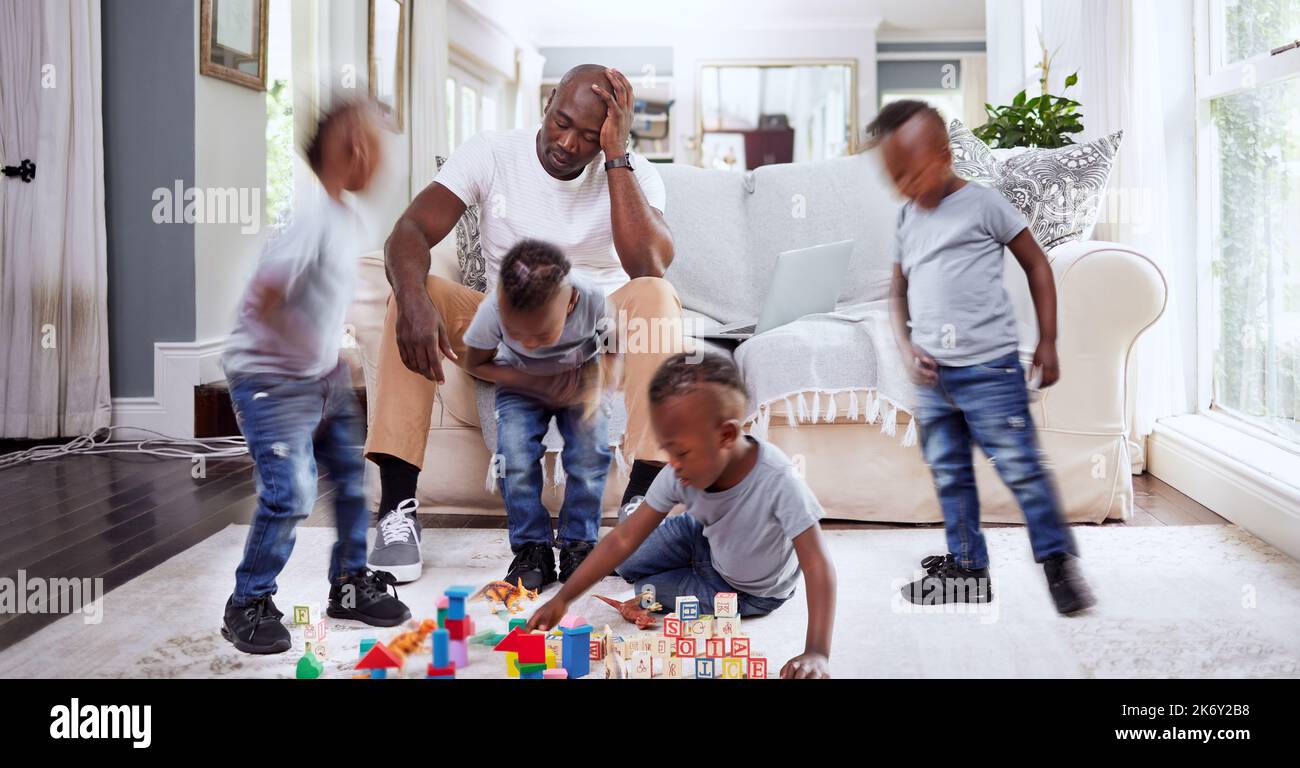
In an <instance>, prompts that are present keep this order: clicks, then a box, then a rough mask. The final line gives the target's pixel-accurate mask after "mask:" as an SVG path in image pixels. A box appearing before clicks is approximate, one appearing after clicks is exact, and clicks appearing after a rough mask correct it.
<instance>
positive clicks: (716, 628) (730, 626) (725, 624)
mask: <svg viewBox="0 0 1300 768" xmlns="http://www.w3.org/2000/svg"><path fill="white" fill-rule="evenodd" d="M713 634H714V636H716V637H735V636H736V635H739V634H740V617H739V616H730V617H719V618H716V619H714V620H713Z"/></svg>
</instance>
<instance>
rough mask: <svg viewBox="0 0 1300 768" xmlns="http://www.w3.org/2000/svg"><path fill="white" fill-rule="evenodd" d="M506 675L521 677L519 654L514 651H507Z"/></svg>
mask: <svg viewBox="0 0 1300 768" xmlns="http://www.w3.org/2000/svg"><path fill="white" fill-rule="evenodd" d="M506 677H510V678H515V677H519V654H517V653H515V652H514V651H509V652H508V653H506Z"/></svg>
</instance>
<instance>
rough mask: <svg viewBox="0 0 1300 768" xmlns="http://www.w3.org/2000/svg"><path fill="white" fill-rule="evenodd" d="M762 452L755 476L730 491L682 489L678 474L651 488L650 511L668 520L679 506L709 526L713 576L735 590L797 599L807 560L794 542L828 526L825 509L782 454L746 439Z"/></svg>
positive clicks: (666, 473) (666, 474)
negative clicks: (801, 568) (816, 527)
mask: <svg viewBox="0 0 1300 768" xmlns="http://www.w3.org/2000/svg"><path fill="white" fill-rule="evenodd" d="M745 439H747V440H749V441H750V442H752V443H753V444H754V447H755V448H756V449H757V450H758V460H757V462H756V463H755V464H754V468H753V469H752V470H750V471H749V474H748V475H745V478H744V479H743V480H741V481H740V482H739V483H737V484H736V485H734V486H732V487H731V488H728V489H727V490H725V491H718V492H716V493H711V492H709V491H703V490H700V489H699V488H693V487H690V486H685V485H682V483H680V482H678V480H677V474H676V473H675V472H674V471H673V468H672V467H671V466H666V467H664V468H663V470H661V471H660V472H659V475H658V476H657V477H655V480H654V482H653V483H651V484H650V490H649V491H647V492H646V496H645V503H646V504H649V505H650V508H651V509H654V510H655V511H657V512H662V513H664V514H667V513H669V512H671V511H672V509H673V506H674V505H676V504H683V505H685V506H686V514H688V515H690V516H691V517H694V518H695V519H696V520H698V521H700V523H701V524H702V525H703V526H704V536H705V537H706V538H707V539H708V540H709V550H710V552H711V553H712V558H713V568H714V570H716V571H717V572H718V574H719V575H721V576H722V578H724V579H726V580H727V583H728V584H730V585H732V586H733V587H735V588H736V589H739V590H741V591H743V592H748V593H749V594H751V595H755V596H757V597H780V598H786V597H789V596H790V595H791V594H793V593H794V588H795V583H796V582H797V581H798V577H799V559H798V557H796V556H795V551H794V538H795V537H796V536H798V535H799V534H801V533H803V532H804V531H806V530H808V529H809V528H811V527H812V526H814V525H816V524H817V521H818V520H820V519H821V517H822V515H823V514H824V513H823V512H822V507H821V504H819V503H818V502H817V497H816V496H814V495H813V492H812V489H811V488H809V487H808V484H807V483H805V482H804V481H803V479H802V478H800V477H799V476H798V475H797V474H796V470H795V466H794V464H793V463H792V462H791V461H790V459H789V458H788V457H787V456H786V455H785V454H784V453H782V452H781V449H780V448H777V447H776V446H775V445H772V444H771V443H769V442H765V441H763V440H757V439H754V438H752V437H746V438H745Z"/></svg>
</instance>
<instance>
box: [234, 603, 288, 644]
mask: <svg viewBox="0 0 1300 768" xmlns="http://www.w3.org/2000/svg"><path fill="white" fill-rule="evenodd" d="M234 601H235V596H234V595H231V596H230V599H228V600H226V614H225V618H224V619H223V621H222V623H221V636H222V637H224V638H226V639H227V640H229V641H230V642H232V643H234V644H235V647H236V648H238V649H239V650H241V651H243V652H244V653H284V652H285V651H287V650H289V646H290V645H291V644H292V642H291V640H290V638H289V628H288V627H286V626H285V625H284V624H282V623H280V619H281V618H283V617H284V613H283V612H281V611H280V609H279V608H276V607H275V603H274V602H272V601H271V596H270V595H263V596H261V597H259V598H257V599H256V600H254V601H253V602H251V603H249V604H248V605H245V606H243V607H239V608H237V607H235V604H234Z"/></svg>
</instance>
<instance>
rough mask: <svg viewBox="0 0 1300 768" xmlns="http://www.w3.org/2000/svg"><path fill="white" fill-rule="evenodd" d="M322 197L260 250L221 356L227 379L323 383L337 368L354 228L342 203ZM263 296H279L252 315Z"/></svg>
mask: <svg viewBox="0 0 1300 768" xmlns="http://www.w3.org/2000/svg"><path fill="white" fill-rule="evenodd" d="M322 198H323V200H322V201H321V202H320V203H319V204H317V205H315V206H313V207H311V208H308V209H306V210H304V211H301V212H299V213H297V214H295V216H294V221H293V223H292V224H290V225H289V227H288V229H286V230H285V231H284V233H283V234H281V235H280V236H279V237H278V238H276V239H275V240H274V241H272V242H271V243H269V244H268V245H267V246H266V248H265V249H264V250H263V252H262V256H261V258H260V259H259V261H258V263H257V267H256V269H255V271H254V273H253V277H252V279H251V280H250V281H249V283H248V286H247V287H246V288H245V289H244V295H243V298H242V299H241V300H240V304H239V316H238V319H237V320H236V323H235V330H234V331H233V332H231V334H230V338H229V341H228V342H227V345H226V351H225V354H224V355H223V357H222V365H223V367H224V368H225V370H226V372H227V374H230V373H274V374H281V375H287V376H294V377H299V378H320V377H322V376H324V375H325V374H327V373H329V372H330V371H332V370H334V368H335V367H337V366H338V364H339V344H340V342H341V341H342V337H343V321H344V318H345V317H346V316H347V311H348V305H349V304H351V302H352V290H353V286H354V284H355V282H356V275H357V257H358V256H359V254H358V252H357V235H358V226H359V223H358V220H357V218H356V215H355V214H354V213H353V212H352V210H351V209H350V208H348V207H347V206H346V205H344V204H342V203H340V202H338V201H336V200H334V199H333V198H331V197H329V196H327V195H324V194H322ZM264 291H272V292H275V293H279V294H281V295H282V296H283V298H282V299H281V300H280V301H279V302H277V303H275V304H273V305H272V306H271V307H270V310H269V311H268V312H267V313H266V316H265V317H259V316H258V314H257V313H256V311H255V310H256V308H257V305H258V296H260V295H261V294H262V293H263V292H264Z"/></svg>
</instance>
